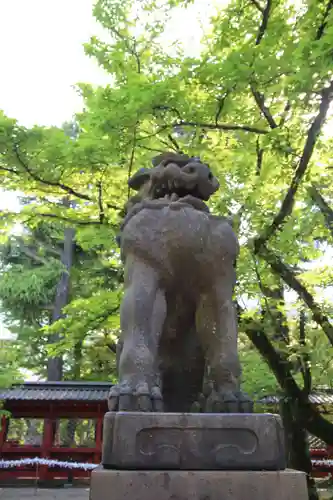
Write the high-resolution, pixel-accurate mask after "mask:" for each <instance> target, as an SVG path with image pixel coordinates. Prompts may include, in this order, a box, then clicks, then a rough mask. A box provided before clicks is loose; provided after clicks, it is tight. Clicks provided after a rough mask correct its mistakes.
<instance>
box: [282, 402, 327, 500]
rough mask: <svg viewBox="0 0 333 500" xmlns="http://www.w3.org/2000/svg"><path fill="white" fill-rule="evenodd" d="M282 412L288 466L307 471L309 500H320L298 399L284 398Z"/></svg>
mask: <svg viewBox="0 0 333 500" xmlns="http://www.w3.org/2000/svg"><path fill="white" fill-rule="evenodd" d="M280 414H281V417H282V420H283V426H284V432H285V442H286V451H287V463H288V467H290V468H291V469H296V470H300V471H303V472H305V473H306V480H307V485H308V495H309V500H319V496H318V493H317V489H316V483H315V480H314V479H313V477H312V476H311V472H312V463H311V456H310V450H309V443H308V436H307V432H306V430H305V425H304V422H303V418H302V410H301V408H300V407H299V405H298V402H297V400H292V399H291V398H288V397H286V398H284V399H282V400H281V402H280Z"/></svg>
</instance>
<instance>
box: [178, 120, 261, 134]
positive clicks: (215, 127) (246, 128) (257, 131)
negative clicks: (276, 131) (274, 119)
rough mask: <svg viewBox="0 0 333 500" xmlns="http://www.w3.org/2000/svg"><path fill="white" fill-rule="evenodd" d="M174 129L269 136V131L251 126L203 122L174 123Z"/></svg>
mask: <svg viewBox="0 0 333 500" xmlns="http://www.w3.org/2000/svg"><path fill="white" fill-rule="evenodd" d="M172 127H199V128H203V129H209V130H244V131H245V132H253V133H254V134H267V133H268V132H269V131H268V130H265V129H262V128H257V127H252V126H250V125H232V124H226V123H224V124H223V123H219V124H215V123H202V122H188V121H180V122H176V123H173V125H172Z"/></svg>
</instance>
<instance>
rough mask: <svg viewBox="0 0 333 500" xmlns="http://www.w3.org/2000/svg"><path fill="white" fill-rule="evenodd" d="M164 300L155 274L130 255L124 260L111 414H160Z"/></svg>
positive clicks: (146, 265) (143, 263)
mask: <svg viewBox="0 0 333 500" xmlns="http://www.w3.org/2000/svg"><path fill="white" fill-rule="evenodd" d="M165 317H166V300H165V295H164V291H163V290H162V289H161V288H160V280H159V274H158V272H157V271H156V270H155V269H154V268H152V267H151V266H150V265H148V264H147V263H145V262H143V261H142V260H140V259H137V258H135V257H133V256H129V257H128V258H127V259H126V266H125V295H124V299H123V302H122V305H121V310H120V322H121V342H122V347H121V351H120V355H119V363H118V375H119V383H118V384H117V385H116V386H114V387H113V388H112V389H111V391H110V394H109V409H110V410H111V411H117V410H119V411H161V410H162V395H161V389H160V387H159V385H158V384H159V376H158V346H159V342H160V338H161V335H162V330H163V325H164V321H165Z"/></svg>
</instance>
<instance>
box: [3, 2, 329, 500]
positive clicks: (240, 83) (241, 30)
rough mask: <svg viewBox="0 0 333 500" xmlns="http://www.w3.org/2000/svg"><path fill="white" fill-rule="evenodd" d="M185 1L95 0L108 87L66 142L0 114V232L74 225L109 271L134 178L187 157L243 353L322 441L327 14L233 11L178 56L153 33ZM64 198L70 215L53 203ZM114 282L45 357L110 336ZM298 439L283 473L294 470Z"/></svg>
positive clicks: (83, 303)
mask: <svg viewBox="0 0 333 500" xmlns="http://www.w3.org/2000/svg"><path fill="white" fill-rule="evenodd" d="M192 3H193V2H191V1H188V0H186V1H185V0H183V1H182V0H179V1H177V0H176V1H175V0H172V1H171V0H170V1H167V0H164V1H161V2H159V5H158V8H157V7H156V4H155V2H154V1H153V0H151V1H150V0H145V1H144V2H140V3H133V2H131V1H129V0H122V1H121V2H120V1H119V0H99V1H97V2H96V5H95V8H94V15H95V17H96V19H97V20H98V21H99V22H100V23H101V25H102V27H103V28H104V35H103V38H101V39H98V38H96V37H93V38H92V39H91V40H90V42H89V43H87V44H86V46H85V49H86V52H87V54H88V55H89V56H92V57H95V58H96V59H97V61H98V62H99V64H100V65H101V66H102V67H103V68H104V69H105V70H106V71H107V72H109V73H110V75H111V76H112V84H110V85H109V86H106V87H104V88H101V87H98V88H93V87H92V86H91V85H89V84H81V85H79V86H78V88H79V90H80V92H81V95H82V98H83V101H84V111H83V112H82V113H80V114H78V116H77V117H76V123H77V126H78V130H79V133H78V136H77V138H76V140H75V141H73V140H71V139H70V138H69V137H68V135H66V134H65V133H64V130H60V129H57V128H49V129H47V128H42V127H34V128H32V129H25V128H23V127H20V126H19V125H18V124H17V123H16V122H15V120H11V119H9V118H7V117H6V116H4V115H2V117H1V119H0V132H1V133H0V146H1V159H0V174H1V185H2V188H3V189H7V190H16V191H21V192H23V193H24V194H25V195H26V196H31V195H33V196H34V198H35V202H33V203H29V205H27V206H25V207H24V208H23V210H22V211H21V212H20V213H19V214H10V213H3V214H2V215H3V217H2V230H3V233H4V234H5V235H6V234H8V232H9V230H10V228H11V227H12V224H13V223H17V222H18V221H21V222H22V223H24V224H30V225H33V224H38V223H39V221H40V220H43V221H48V223H49V222H50V221H51V220H53V221H54V220H57V223H59V224H62V228H63V230H64V229H65V228H67V227H70V228H75V241H76V243H77V244H78V245H79V246H81V247H82V248H83V249H84V251H86V252H88V253H89V252H90V251H93V250H94V251H95V249H98V250H97V253H98V255H99V257H101V256H102V258H103V259H104V261H106V262H109V263H110V262H112V263H113V264H112V265H113V266H114V267H115V268H119V252H118V249H117V247H116V244H115V235H116V232H117V226H118V223H119V218H120V214H121V210H122V207H123V205H124V203H125V201H126V199H127V196H128V190H127V187H126V181H127V179H128V177H129V176H130V175H131V173H132V171H133V169H135V168H137V167H139V166H140V167H141V166H144V165H149V162H150V159H151V157H152V155H154V154H155V153H157V152H159V151H163V150H165V149H171V150H175V151H180V150H182V151H184V152H186V153H189V154H191V155H195V156H201V157H202V158H204V159H205V161H206V162H208V163H209V164H210V165H211V166H212V168H213V169H214V171H215V173H216V175H217V176H218V177H219V179H220V180H221V190H220V191H219V193H217V194H216V195H215V196H214V198H213V199H212V201H211V204H210V205H211V209H212V211H213V212H214V213H217V214H219V213H221V214H224V215H225V214H229V215H231V216H232V217H233V219H234V224H235V229H236V230H237V233H238V237H239V239H240V243H241V253H240V257H239V259H238V262H237V274H238V284H237V291H236V295H237V297H236V298H237V302H238V306H239V307H238V311H239V324H240V332H241V335H240V337H241V340H240V341H241V348H242V351H243V353H242V356H244V359H248V360H251V359H254V357H255V356H257V354H256V351H252V348H251V347H250V344H249V341H250V342H251V343H252V344H253V345H254V346H255V348H256V349H257V351H258V352H259V353H260V355H261V356H262V359H263V360H264V361H265V363H266V364H267V366H268V367H269V369H270V370H271V373H273V374H274V376H275V378H276V380H277V382H278V384H279V386H280V388H281V390H282V392H283V394H284V396H285V398H287V399H286V401H287V403H286V404H287V410H288V411H286V412H285V414H284V418H285V420H286V423H287V424H288V422H289V423H291V422H294V423H295V422H296V426H295V425H294V426H293V429H296V427H297V426H298V427H299V428H301V429H307V430H308V431H309V432H311V433H313V434H316V435H318V436H319V437H321V438H322V439H323V440H325V441H326V442H330V443H331V444H332V440H333V438H332V436H333V433H332V425H331V423H330V422H328V421H327V420H326V419H324V418H323V416H322V415H320V413H319V411H318V410H317V409H316V408H315V407H314V406H312V405H311V404H310V403H309V399H308V393H309V392H310V391H311V390H312V389H313V388H314V387H316V386H318V385H322V384H323V383H324V384H325V385H328V384H329V383H330V377H331V375H330V374H331V373H332V361H331V360H332V344H333V326H332V319H331V318H332V296H330V295H329V293H327V292H328V291H329V290H331V288H330V287H331V286H332V267H331V264H330V260H329V259H328V258H327V255H328V252H331V253H332V208H331V207H332V206H333V201H332V195H331V192H330V186H331V185H332V180H333V179H332V176H333V171H332V168H331V165H332V159H331V150H332V141H333V134H332V119H331V118H330V106H331V101H332V98H333V82H332V46H333V14H332V12H333V9H332V7H333V4H332V2H331V1H330V0H327V1H326V2H318V1H317V0H307V1H305V0H304V1H303V0H301V1H300V2H298V3H297V4H294V3H291V2H289V1H288V0H283V1H280V2H274V1H272V0H266V2H264V1H261V0H260V1H259V0H258V1H249V2H247V1H244V0H232V1H230V2H229V4H228V5H227V7H223V8H221V7H220V8H218V9H217V11H216V13H215V16H214V17H213V18H212V19H211V23H210V25H209V27H207V30H206V34H205V36H204V38H203V41H202V51H201V54H200V55H198V56H196V57H193V56H191V57H189V56H187V55H186V54H184V52H182V50H181V48H180V47H179V46H177V49H174V48H173V50H171V51H170V50H167V49H166V48H165V45H163V36H164V35H165V33H166V32H167V30H168V27H169V26H170V25H169V24H168V20H169V19H170V18H171V17H172V15H173V13H174V12H175V11H179V9H190V8H191V4H192ZM152 19H153V22H152ZM68 196H69V197H70V199H71V202H72V203H74V204H75V208H73V205H71V206H64V204H63V203H62V202H61V200H63V198H64V197H68ZM74 267H75V266H74ZM75 279H76V278H75ZM120 283H121V280H119V286H117V285H116V284H114V286H113V288H110V289H108V288H103V286H99V287H96V288H95V289H94V290H91V293H90V295H89V296H85V297H83V298H82V297H81V296H80V294H78V295H75V294H74V293H73V296H72V297H71V299H72V300H71V302H70V303H69V304H68V305H67V306H66V308H64V309H63V310H62V311H63V313H64V314H65V317H63V318H61V319H60V320H58V321H57V322H55V323H54V324H52V326H51V327H48V328H47V329H45V328H44V329H43V333H48V334H52V335H53V334H56V333H57V332H58V333H59V334H61V342H58V344H57V352H58V354H59V355H60V353H61V352H64V351H65V350H66V349H67V348H68V346H73V345H74V344H75V342H76V340H75V339H77V338H78V336H80V335H81V336H82V337H84V338H85V342H86V345H87V346H88V345H89V341H90V338H91V335H94V332H101V331H102V330H103V329H104V327H105V325H106V328H107V329H108V331H109V332H110V336H112V339H114V337H116V334H117V329H118V326H119V325H118V324H116V319H115V316H114V314H115V312H114V311H115V307H116V304H119V296H120V295H121V284H120ZM110 318H111V319H110ZM99 319H100V322H99ZM104 322H106V323H104ZM87 332H88V333H87ZM247 339H248V340H247ZM88 340H89V341H88ZM112 341H113V340H112ZM314 347H316V348H315V349H314ZM251 356H252V358H251ZM248 366H249V368H246V367H245V371H246V369H248V374H249V376H248V377H249V379H250V375H251V373H252V376H253V372H254V370H253V369H252V371H251V369H250V367H251V361H249V365H248ZM252 366H253V364H252ZM261 366H262V367H264V366H265V365H261ZM262 370H263V373H264V370H266V368H262ZM323 374H326V377H325V376H324V375H323ZM245 378H246V377H245ZM252 380H253V382H254V383H255V384H256V385H255V387H256V391H259V392H260V391H261V390H262V388H263V387H264V385H260V384H258V383H257V382H258V380H256V379H255V377H253V378H252ZM268 380H269V388H273V387H274V384H273V383H272V379H271V378H269V379H268ZM291 400H292V401H293V405H292V406H291V405H290V404H289V403H288V401H291ZM288 415H289V417H288ZM288 418H289V421H288ZM302 442H303V444H304V446H303V447H300V448H298V459H297V460H298V461H299V463H302V464H303V465H302V467H303V468H304V469H305V470H307V472H308V469H307V468H308V465H309V460H307V459H306V450H305V447H306V442H305V440H304V439H303V438H302ZM301 448H302V449H301ZM306 460H307V462H306ZM310 486H311V485H310ZM311 494H312V495H313V498H314V497H315V493H311Z"/></svg>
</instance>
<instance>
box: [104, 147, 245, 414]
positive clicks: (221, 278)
mask: <svg viewBox="0 0 333 500" xmlns="http://www.w3.org/2000/svg"><path fill="white" fill-rule="evenodd" d="M153 165H154V166H153V167H152V168H150V169H141V170H140V171H139V172H137V173H136V174H135V175H133V176H132V177H131V178H130V179H129V186H130V187H132V188H133V189H135V190H137V191H138V193H137V194H136V195H135V196H133V197H132V198H130V200H129V202H128V204H127V207H126V212H127V213H126V217H125V220H124V221H123V224H122V226H121V233H120V237H119V242H120V246H121V255H122V259H123V262H124V267H125V279H124V285H125V294H124V299H123V302H122V305H121V311H120V319H121V332H122V334H121V339H120V342H119V344H118V375H119V383H118V384H117V385H116V386H114V387H112V388H111V390H110V396H109V409H110V410H111V411H117V410H120V411H166V412H188V411H191V407H192V405H193V404H195V405H196V409H197V411H201V412H217V413H218V412H230V413H236V412H246V413H247V412H249V411H252V403H251V401H250V400H249V398H248V397H247V396H246V395H244V394H243V393H242V392H241V390H240V374H241V369H240V363H239V358H238V352H237V322H236V313H235V309H234V305H233V289H234V285H235V280H236V276H235V261H236V258H237V256H238V253H239V245H238V241H237V237H236V235H235V233H234V231H233V229H232V226H231V223H230V221H229V220H228V219H227V218H225V217H218V216H214V215H212V214H211V213H210V211H209V208H208V206H207V205H206V203H205V202H206V201H207V200H208V199H209V198H210V196H211V195H212V194H214V193H215V192H216V191H217V189H218V188H219V182H218V180H217V179H216V177H215V176H214V175H213V173H212V171H211V169H210V168H209V166H208V165H206V164H205V163H203V162H201V161H200V160H198V159H194V158H190V157H188V156H186V155H180V154H175V153H164V154H162V155H160V156H159V157H158V158H155V159H154V160H153Z"/></svg>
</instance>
